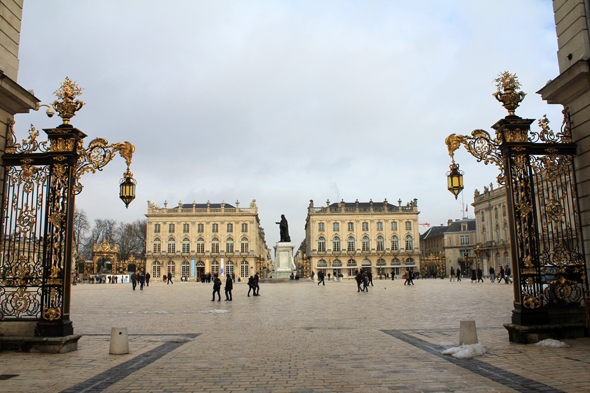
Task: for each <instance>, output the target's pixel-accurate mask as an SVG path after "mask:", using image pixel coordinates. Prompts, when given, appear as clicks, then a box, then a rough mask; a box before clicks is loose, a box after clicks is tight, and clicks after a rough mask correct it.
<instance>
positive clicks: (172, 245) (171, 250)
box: [168, 237, 176, 254]
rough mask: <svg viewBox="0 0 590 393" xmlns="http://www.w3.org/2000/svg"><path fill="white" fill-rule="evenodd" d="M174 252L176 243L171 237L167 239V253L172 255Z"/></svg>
mask: <svg viewBox="0 0 590 393" xmlns="http://www.w3.org/2000/svg"><path fill="white" fill-rule="evenodd" d="M175 252H176V242H175V241H174V238H173V237H171V238H169V239H168V253H169V254H173V253H175Z"/></svg>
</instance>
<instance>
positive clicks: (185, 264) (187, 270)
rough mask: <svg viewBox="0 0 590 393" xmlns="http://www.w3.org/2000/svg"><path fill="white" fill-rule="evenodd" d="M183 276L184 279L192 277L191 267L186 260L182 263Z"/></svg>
mask: <svg viewBox="0 0 590 393" xmlns="http://www.w3.org/2000/svg"><path fill="white" fill-rule="evenodd" d="M182 275H183V276H184V277H188V276H190V275H191V265H190V263H189V262H188V261H187V260H186V259H185V260H184V261H182Z"/></svg>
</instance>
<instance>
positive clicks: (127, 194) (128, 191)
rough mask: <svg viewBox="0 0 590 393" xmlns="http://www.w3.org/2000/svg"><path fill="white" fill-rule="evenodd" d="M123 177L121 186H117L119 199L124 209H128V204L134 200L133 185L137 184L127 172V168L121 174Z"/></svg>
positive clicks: (131, 174)
mask: <svg viewBox="0 0 590 393" xmlns="http://www.w3.org/2000/svg"><path fill="white" fill-rule="evenodd" d="M123 176H125V177H124V178H123V179H121V184H120V185H119V198H121V200H122V201H123V202H124V203H125V208H126V209H127V208H129V204H130V203H131V202H132V201H133V200H134V199H135V185H136V184H137V182H136V181H135V179H134V178H133V173H131V172H130V171H129V167H127V171H126V172H125V173H124V174H123Z"/></svg>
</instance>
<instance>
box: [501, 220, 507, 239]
mask: <svg viewBox="0 0 590 393" xmlns="http://www.w3.org/2000/svg"><path fill="white" fill-rule="evenodd" d="M502 232H504V240H508V223H507V222H506V221H504V227H503V228H502Z"/></svg>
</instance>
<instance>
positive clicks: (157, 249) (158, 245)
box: [154, 239, 162, 253]
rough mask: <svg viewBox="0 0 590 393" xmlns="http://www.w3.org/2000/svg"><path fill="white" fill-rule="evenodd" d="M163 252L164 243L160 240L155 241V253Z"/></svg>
mask: <svg viewBox="0 0 590 393" xmlns="http://www.w3.org/2000/svg"><path fill="white" fill-rule="evenodd" d="M159 252H162V243H161V242H160V239H154V253H159Z"/></svg>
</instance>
